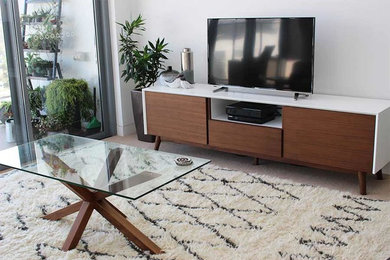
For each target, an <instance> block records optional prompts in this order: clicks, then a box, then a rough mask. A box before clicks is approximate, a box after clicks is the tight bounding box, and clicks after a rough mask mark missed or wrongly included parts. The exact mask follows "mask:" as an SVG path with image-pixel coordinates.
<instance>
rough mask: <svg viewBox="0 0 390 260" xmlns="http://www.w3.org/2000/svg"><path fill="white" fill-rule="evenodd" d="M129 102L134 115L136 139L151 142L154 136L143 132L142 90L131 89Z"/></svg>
mask: <svg viewBox="0 0 390 260" xmlns="http://www.w3.org/2000/svg"><path fill="white" fill-rule="evenodd" d="M131 102H132V105H133V115H134V122H135V128H136V130H137V137H138V140H140V141H143V142H149V143H153V142H154V141H155V140H156V136H154V135H145V134H144V113H143V107H142V91H139V90H132V91H131Z"/></svg>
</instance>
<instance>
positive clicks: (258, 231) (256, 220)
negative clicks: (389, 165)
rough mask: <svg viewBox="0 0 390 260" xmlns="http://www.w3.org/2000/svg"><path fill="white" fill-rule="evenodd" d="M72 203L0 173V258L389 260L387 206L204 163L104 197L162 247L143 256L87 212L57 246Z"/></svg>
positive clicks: (38, 180)
mask: <svg viewBox="0 0 390 260" xmlns="http://www.w3.org/2000/svg"><path fill="white" fill-rule="evenodd" d="M76 200H77V197H76V196H75V195H73V194H72V193H71V192H70V191H69V190H68V189H67V188H66V187H64V186H63V185H62V184H61V183H60V182H57V181H53V180H50V179H47V178H43V177H39V176H34V175H32V174H28V173H23V172H19V171H13V172H10V173H8V174H5V175H0V210H1V211H0V258H1V259H365V260H367V259H387V258H388V257H390V203H389V202H388V201H382V200H373V199H368V198H365V197H364V196H356V195H352V194H346V193H340V192H336V191H332V190H329V189H325V188H320V187H313V186H310V185H305V184H300V183H292V182H289V181H285V180H281V179H277V178H271V177H267V176H263V175H258V174H250V173H245V172H240V171H233V170H229V169H222V168H218V167H216V166H212V165H210V166H206V167H204V168H202V169H200V170H198V171H195V172H193V173H190V174H188V175H186V176H185V177H183V178H181V179H179V180H177V181H175V182H172V183H171V184H169V185H167V186H165V187H163V188H161V189H159V190H157V191H154V192H152V193H150V194H149V195H147V196H145V197H143V198H141V199H139V200H137V201H131V200H126V199H124V198H120V197H115V196H112V197H110V198H109V200H110V201H111V202H112V203H113V204H115V205H116V206H117V207H118V208H119V209H121V210H122V211H123V212H124V213H125V214H126V215H127V216H128V219H129V220H130V221H131V222H132V223H133V224H134V225H135V226H137V227H138V228H139V229H140V230H141V231H143V232H144V233H145V234H146V235H147V236H149V237H150V238H152V239H153V241H155V242H156V243H157V244H158V245H159V246H160V247H161V248H162V249H163V250H165V253H164V254H162V255H149V254H148V253H144V252H142V251H141V250H139V249H138V248H137V247H136V246H135V245H134V244H133V243H131V242H129V241H127V240H126V239H125V238H124V237H123V236H122V235H121V233H119V232H118V231H117V230H116V229H115V228H114V227H113V226H112V225H111V224H109V223H108V222H107V221H106V220H105V219H103V218H102V217H101V216H100V215H99V214H98V213H97V212H94V213H93V215H92V218H91V220H90V222H89V223H88V225H87V228H86V230H85V232H84V234H83V236H82V239H81V241H80V242H79V244H78V246H77V248H76V249H74V250H71V251H68V252H63V251H61V247H62V244H63V242H64V240H65V238H66V236H67V234H68V231H69V230H70V228H71V225H72V223H73V220H74V218H75V216H76V214H73V215H70V216H68V217H65V218H63V219H61V220H59V221H49V220H44V219H42V218H41V217H42V216H43V215H45V214H48V213H50V212H52V211H55V210H57V209H60V208H62V207H64V206H67V205H69V204H70V203H73V202H75V201H76Z"/></svg>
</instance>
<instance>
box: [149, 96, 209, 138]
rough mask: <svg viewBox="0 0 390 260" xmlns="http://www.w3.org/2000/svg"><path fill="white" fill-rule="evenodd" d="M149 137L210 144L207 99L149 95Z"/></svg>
mask: <svg viewBox="0 0 390 260" xmlns="http://www.w3.org/2000/svg"><path fill="white" fill-rule="evenodd" d="M145 95H146V96H145V102H146V120H147V129H148V134H152V135H159V136H161V137H165V138H168V139H172V140H177V141H183V142H189V143H194V144H204V145H206V144H207V113H206V98H200V97H190V96H182V95H172V94H164V93H155V92H145Z"/></svg>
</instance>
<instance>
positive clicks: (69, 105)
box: [46, 79, 94, 126]
mask: <svg viewBox="0 0 390 260" xmlns="http://www.w3.org/2000/svg"><path fill="white" fill-rule="evenodd" d="M93 107H94V104H93V98H92V94H91V92H90V91H89V88H88V83H87V82H86V81H84V80H80V79H58V80H54V81H53V82H52V83H50V84H49V85H48V86H47V89H46V108H47V112H48V116H49V117H55V118H56V120H58V121H60V122H61V124H62V125H64V126H70V125H72V123H73V122H74V119H75V118H77V116H78V114H77V113H80V116H81V118H84V119H85V120H90V119H91V117H92V109H93Z"/></svg>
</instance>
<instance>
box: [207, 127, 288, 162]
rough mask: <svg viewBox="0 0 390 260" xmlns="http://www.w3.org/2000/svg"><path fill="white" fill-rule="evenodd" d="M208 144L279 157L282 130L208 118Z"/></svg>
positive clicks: (246, 152) (232, 150)
mask: <svg viewBox="0 0 390 260" xmlns="http://www.w3.org/2000/svg"><path fill="white" fill-rule="evenodd" d="M209 145H210V146H211V147H215V148H217V149H224V150H226V151H231V152H236V153H240V154H247V155H256V156H258V157H262V156H264V155H265V156H272V157H276V158H280V157H281V155H282V130H281V129H277V128H270V127H262V126H253V125H246V124H240V123H233V122H223V121H217V120H210V121H209Z"/></svg>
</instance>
